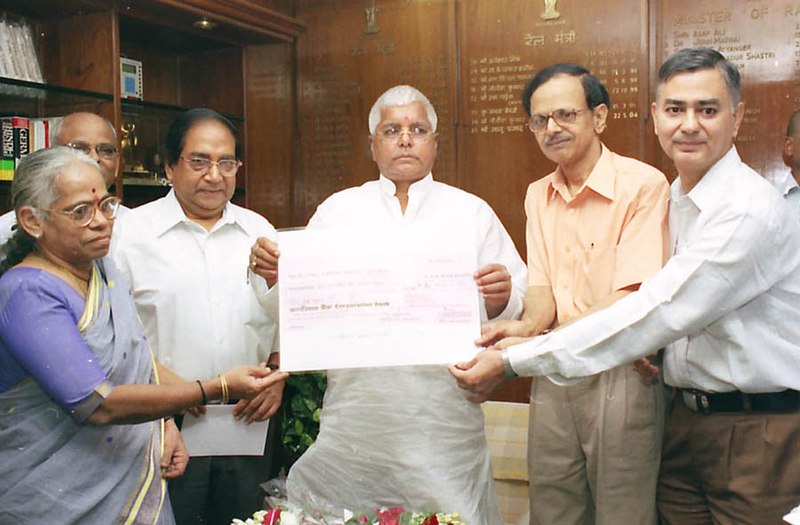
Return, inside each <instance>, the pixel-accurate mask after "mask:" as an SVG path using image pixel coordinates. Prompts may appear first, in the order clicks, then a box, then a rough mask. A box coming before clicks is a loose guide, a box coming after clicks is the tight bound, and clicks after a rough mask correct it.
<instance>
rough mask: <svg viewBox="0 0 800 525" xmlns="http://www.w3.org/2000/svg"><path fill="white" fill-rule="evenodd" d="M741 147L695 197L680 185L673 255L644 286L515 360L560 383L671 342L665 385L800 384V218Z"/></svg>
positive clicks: (719, 388) (673, 212) (512, 351)
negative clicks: (743, 158) (746, 160)
mask: <svg viewBox="0 0 800 525" xmlns="http://www.w3.org/2000/svg"><path fill="white" fill-rule="evenodd" d="M796 214H797V211H796V210H791V209H790V208H789V207H788V206H786V204H785V202H784V201H783V199H781V197H780V195H779V194H778V192H776V191H775V190H774V189H773V188H772V187H771V186H770V184H769V182H767V181H766V180H765V179H763V178H762V177H760V176H759V175H758V174H757V173H756V172H754V171H753V170H752V169H750V168H749V167H748V166H746V165H745V164H744V163H742V161H741V159H740V158H739V155H738V153H737V152H736V149H735V148H731V150H730V151H729V152H728V153H727V154H726V155H725V156H724V157H723V158H722V159H720V161H719V162H717V164H715V165H714V166H713V167H712V168H711V169H710V170H709V171H708V173H706V175H705V176H704V177H703V178H702V179H701V180H700V182H698V183H697V185H696V186H695V187H694V188H693V189H692V190H691V191H690V192H689V193H688V194H687V193H685V192H684V191H683V187H682V185H681V182H680V179H676V180H675V182H674V183H673V184H672V188H671V204H670V236H671V238H672V239H671V240H672V246H673V250H674V255H673V256H672V258H671V259H670V260H669V262H668V263H667V265H666V266H665V267H664V269H662V270H661V271H660V272H658V273H657V274H656V275H655V276H653V277H652V278H650V279H648V280H646V281H645V282H644V283H643V284H642V286H641V288H640V289H639V291H638V292H634V293H632V294H630V295H628V296H627V297H625V298H623V299H621V300H620V301H618V302H616V303H615V304H614V305H612V306H610V307H609V308H606V309H605V310H602V311H600V312H598V313H596V314H594V315H591V316H588V317H586V318H584V319H581V320H579V321H576V322H575V323H573V324H571V325H569V326H567V327H565V328H563V329H562V330H558V331H556V332H553V333H551V334H548V335H546V336H542V337H538V338H535V339H534V340H532V341H529V342H526V343H523V344H520V345H516V346H512V347H509V348H508V349H507V350H506V352H507V355H508V358H509V362H510V364H511V366H512V368H513V369H514V370H515V371H517V372H518V373H519V374H522V375H536V376H540V375H549V376H550V377H551V378H553V379H555V380H557V381H558V380H559V378H563V377H582V376H588V375H592V374H595V373H597V372H599V371H601V370H605V369H608V368H612V367H614V366H617V365H621V364H623V363H628V362H632V361H634V360H635V359H637V358H639V357H642V356H644V355H646V354H648V353H650V352H654V351H656V350H657V349H659V348H662V347H664V346H665V345H668V346H667V349H666V353H665V358H664V372H665V379H666V382H667V384H669V385H672V386H677V387H683V388H697V389H700V390H704V391H707V392H727V391H732V390H741V391H743V392H748V393H757V392H775V391H779V390H783V389H786V388H792V389H795V390H800V374H798V373H797V371H798V370H800V322H799V321H800V224H798V222H797V217H796Z"/></svg>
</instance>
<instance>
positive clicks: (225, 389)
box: [219, 374, 230, 405]
mask: <svg viewBox="0 0 800 525" xmlns="http://www.w3.org/2000/svg"><path fill="white" fill-rule="evenodd" d="M219 384H220V386H221V387H222V399H221V400H220V401H221V402H222V404H223V405H227V404H228V401H230V396H229V395H228V382H227V381H225V374H220V375H219Z"/></svg>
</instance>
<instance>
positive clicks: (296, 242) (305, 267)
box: [278, 227, 480, 372]
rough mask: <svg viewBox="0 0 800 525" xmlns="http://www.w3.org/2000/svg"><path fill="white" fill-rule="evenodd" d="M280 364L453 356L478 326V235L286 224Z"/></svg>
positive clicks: (395, 362) (462, 352) (464, 353)
mask: <svg viewBox="0 0 800 525" xmlns="http://www.w3.org/2000/svg"><path fill="white" fill-rule="evenodd" d="M278 247H279V248H280V251H281V259H280V279H279V280H278V287H279V290H278V291H279V294H280V341H281V342H280V345H281V370H285V371H287V372H293V371H301V370H328V369H332V368H358V367H374V366H399V365H424V364H446V363H455V362H458V361H462V360H467V359H469V358H471V357H472V356H473V355H475V353H476V351H477V350H476V348H475V344H474V340H475V339H476V338H477V337H478V335H479V334H480V314H479V310H478V308H479V298H478V289H477V286H476V284H475V281H474V279H473V277H472V276H473V274H474V273H475V271H476V270H477V254H476V251H475V240H474V239H469V238H467V237H466V236H463V235H458V234H454V233H449V234H448V235H442V234H441V232H438V233H437V232H435V231H430V230H428V231H425V230H422V229H418V228H409V227H401V228H397V229H386V228H382V229H381V230H380V231H377V230H364V231H354V230H328V229H325V230H323V229H318V230H291V231H282V232H278Z"/></svg>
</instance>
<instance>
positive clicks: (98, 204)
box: [44, 195, 122, 228]
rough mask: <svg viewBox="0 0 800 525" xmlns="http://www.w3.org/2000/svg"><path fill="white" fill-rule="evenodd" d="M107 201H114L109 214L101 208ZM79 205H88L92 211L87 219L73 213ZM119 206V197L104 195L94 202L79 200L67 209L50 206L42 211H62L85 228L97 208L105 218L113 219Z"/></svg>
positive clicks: (120, 202) (95, 214) (95, 213)
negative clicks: (80, 219)
mask: <svg viewBox="0 0 800 525" xmlns="http://www.w3.org/2000/svg"><path fill="white" fill-rule="evenodd" d="M109 201H110V202H114V203H115V206H114V208H113V209H112V211H111V216H108V215H106V214H105V213H104V212H103V210H102V207H103V204H104V203H106V202H109ZM81 206H89V207H90V208H91V210H92V213H91V214H90V215H89V216H88V217H89V218H88V219H87V220H85V221H79V220H78V219H76V218H75V215H74V214H75V210H77V209H78V208H80V207H81ZM121 206H122V200H121V199H120V198H119V197H117V196H116V195H106V196H105V197H103V198H102V199H100V200H99V201H98V202H96V203H89V202H81V203H79V204H76V205H75V206H73V207H72V208H70V209H68V210H54V209H52V208H49V209H45V210H44V211H46V212H48V213H49V212H53V211H57V212H59V213H63V214H64V215H68V216H69V218H70V219H71V220H72V222H73V223H74V224H75V225H76V226H78V227H80V228H85V227H86V226H89V225H90V224H91V223H92V221H93V220H94V218H95V216H97V212H98V210H99V211H100V213H101V214H102V215H103V217H105V218H106V220H109V221H113V220H114V219H116V218H117V213H119V209H120V207H121Z"/></svg>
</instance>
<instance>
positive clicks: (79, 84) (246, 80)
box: [0, 0, 303, 212]
mask: <svg viewBox="0 0 800 525" xmlns="http://www.w3.org/2000/svg"><path fill="white" fill-rule="evenodd" d="M264 4H265V2H264V0H225V1H224V2H218V1H215V0H138V1H137V2H130V3H127V4H124V3H121V2H118V1H115V0H6V1H4V2H3V4H2V6H0V15H2V16H5V17H6V19H8V20H14V21H24V22H26V23H27V24H29V25H30V26H31V27H32V29H33V33H34V41H35V43H36V48H37V53H38V55H39V63H40V65H41V69H42V71H43V74H44V79H45V82H44V83H38V82H29V81H24V80H16V79H11V78H2V77H0V115H2V116H10V115H19V116H26V117H31V118H33V117H56V116H61V115H65V114H68V113H71V112H74V111H91V112H94V113H97V114H99V115H102V116H104V117H106V118H108V119H109V120H110V121H111V122H112V123H113V124H114V125H115V127H116V129H117V132H118V139H119V147H120V154H121V166H122V169H121V170H120V173H119V175H118V178H117V182H116V184H115V191H116V193H117V194H118V195H119V196H120V197H122V198H123V200H124V201H125V203H126V204H128V205H131V206H136V205H138V204H141V203H143V202H147V201H149V200H152V199H155V198H158V197H160V196H162V195H163V194H165V193H166V191H168V189H169V188H168V186H166V185H165V184H164V181H163V180H162V178H163V162H162V160H161V158H160V156H161V155H160V154H161V145H162V141H163V138H164V134H165V133H166V129H167V127H168V126H169V124H170V122H171V121H172V120H173V119H174V118H175V116H176V115H177V114H179V113H180V112H182V111H184V110H186V109H188V108H192V107H198V106H204V107H210V108H212V109H215V110H217V111H219V112H220V113H222V114H223V115H225V116H226V117H228V118H229V119H230V120H231V121H232V122H233V123H234V124H235V125H236V126H237V127H238V128H239V130H240V135H241V138H242V140H243V142H244V145H245V148H244V151H245V158H244V159H243V161H244V167H243V169H242V170H240V172H239V173H238V174H237V183H236V193H235V195H234V200H235V201H236V202H238V203H240V204H245V205H246V204H247V195H248V186H249V185H251V184H253V183H255V184H256V185H257V186H259V187H260V186H263V184H264V183H263V181H262V182H261V183H258V182H257V181H254V177H256V175H254V174H261V173H267V172H268V169H267V168H268V167H267V166H265V165H263V164H262V165H260V164H259V158H254V159H252V161H251V159H248V158H247V156H248V152H249V151H250V150H251V149H252V146H251V147H248V144H247V139H248V135H253V136H260V135H261V133H260V127H261V126H265V125H266V124H261V123H260V121H261V120H262V119H261V116H260V115H259V114H257V113H254V112H253V111H250V114H248V109H247V108H248V106H249V105H250V104H249V101H248V97H251V96H253V95H252V94H254V93H258V92H259V89H260V87H259V83H261V82H263V81H264V79H262V78H260V77H257V76H249V75H248V74H247V68H246V57H247V56H248V54H252V53H249V51H250V50H253V49H255V50H262V49H264V48H265V47H266V48H269V47H271V46H278V47H285V46H290V47H291V46H293V42H294V41H295V39H296V38H297V37H298V36H299V35H300V33H301V32H302V30H303V25H302V24H301V23H300V22H299V21H298V20H296V19H294V18H292V17H290V16H288V15H286V14H284V13H280V12H277V11H275V10H272V9H270V8H268V7H265V5H264ZM202 19H204V20H208V21H211V22H212V24H213V25H214V26H215V27H213V29H212V30H204V29H201V28H198V27H197V25H196V24H197V22H198V21H199V20H202ZM260 55H263V52H262V53H260ZM120 57H126V58H128V59H132V60H137V61H140V62H141V63H142V70H143V75H142V78H143V97H142V100H128V99H125V98H123V96H122V92H121V89H120ZM253 106H254V107H258V104H253ZM9 189H10V184H9V183H8V182H0V211H3V212H4V211H6V210H7V209H8V208H9V205H8V193H9Z"/></svg>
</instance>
